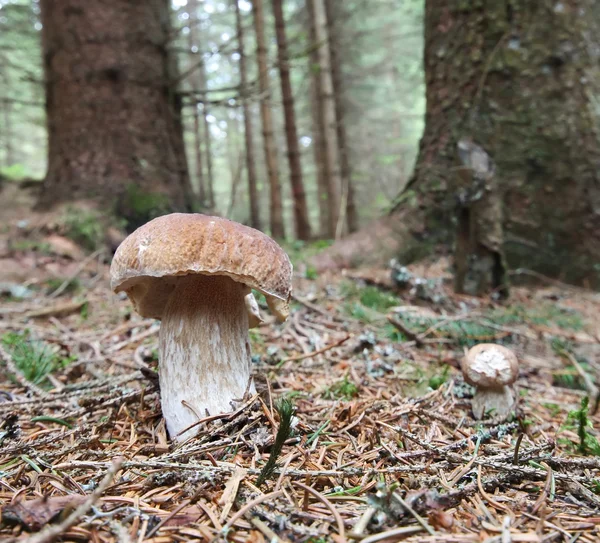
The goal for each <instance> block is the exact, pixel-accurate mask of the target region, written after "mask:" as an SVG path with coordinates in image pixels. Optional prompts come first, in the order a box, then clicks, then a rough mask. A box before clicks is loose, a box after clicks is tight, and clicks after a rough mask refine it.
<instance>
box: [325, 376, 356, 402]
mask: <svg viewBox="0 0 600 543" xmlns="http://www.w3.org/2000/svg"><path fill="white" fill-rule="evenodd" d="M356 396H358V387H357V386H356V385H355V384H354V383H353V382H352V381H350V379H349V378H348V376H347V375H346V376H345V377H344V378H343V379H342V380H341V381H338V382H337V383H334V384H333V385H331V386H330V387H329V388H328V389H327V390H326V391H325V393H324V395H323V397H324V398H326V399H328V400H334V399H344V400H351V399H352V398H354V397H356Z"/></svg>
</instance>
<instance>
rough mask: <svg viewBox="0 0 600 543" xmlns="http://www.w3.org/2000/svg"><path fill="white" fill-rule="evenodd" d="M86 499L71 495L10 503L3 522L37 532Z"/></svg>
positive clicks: (4, 508) (3, 514)
mask: <svg viewBox="0 0 600 543" xmlns="http://www.w3.org/2000/svg"><path fill="white" fill-rule="evenodd" d="M86 499H87V496H81V495H79V494H71V495H68V496H53V497H51V498H37V499H35V500H23V501H18V502H15V503H9V504H8V505H5V506H4V507H3V508H2V522H3V523H13V524H20V525H21V526H23V527H24V528H25V529H26V530H29V531H31V532H36V531H38V530H40V529H41V528H42V527H43V526H44V525H46V524H48V522H50V521H52V520H53V519H54V518H55V517H57V516H58V515H59V514H60V513H62V512H63V511H68V512H70V511H71V510H73V509H75V508H76V507H78V506H79V505H81V504H82V503H83V502H84V501H85V500H86Z"/></svg>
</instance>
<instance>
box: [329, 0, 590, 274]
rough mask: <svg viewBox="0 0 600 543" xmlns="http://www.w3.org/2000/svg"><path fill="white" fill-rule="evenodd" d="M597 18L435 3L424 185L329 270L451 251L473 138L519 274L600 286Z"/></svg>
mask: <svg viewBox="0 0 600 543" xmlns="http://www.w3.org/2000/svg"><path fill="white" fill-rule="evenodd" d="M593 7H594V6H593V0H576V1H573V2H570V3H566V2H558V3H557V2H555V1H554V0H541V1H539V2H531V1H527V0H519V1H511V2H504V1H502V2H485V3H476V4H472V3H456V2H452V1H450V0H443V1H438V0H427V2H426V17H425V71H426V80H427V113H426V128H425V133H424V135H423V138H422V139H421V144H420V151H419V158H418V161H417V166H416V169H415V172H414V175H413V178H412V180H411V182H410V183H409V185H408V186H407V189H406V190H405V191H404V192H403V193H402V194H401V196H400V197H399V198H398V200H397V202H396V204H395V207H394V210H393V212H392V213H391V214H390V215H389V216H388V217H385V218H384V219H382V220H381V221H379V222H377V223H375V224H374V225H372V226H371V227H369V228H368V229H367V230H365V231H363V232H360V233H357V234H356V235H355V236H351V237H350V238H348V239H347V241H346V243H342V244H341V245H339V246H338V247H336V248H335V249H334V250H332V251H331V252H329V253H328V254H327V255H325V256H324V257H323V259H322V260H321V263H320V265H321V266H325V265H339V264H341V263H345V264H348V263H353V264H356V263H358V262H359V261H360V260H361V259H362V258H361V257H362V255H368V258H369V259H370V261H372V260H373V259H374V258H378V259H379V260H382V259H385V258H387V257H389V256H391V255H396V256H398V255H400V257H401V260H403V261H408V260H410V259H412V258H414V257H416V256H419V255H424V254H427V253H430V252H431V251H432V250H433V248H434V247H435V245H436V244H438V243H440V242H441V243H450V242H451V241H452V238H453V236H454V226H453V223H454V221H455V218H456V212H457V203H458V202H459V201H460V192H461V187H460V181H459V176H458V175H457V166H458V165H459V163H458V157H457V144H458V142H459V141H460V140H461V139H462V138H467V139H468V140H470V141H473V142H474V143H476V144H477V145H479V146H480V147H481V148H482V149H483V150H484V151H485V152H486V153H487V154H488V155H489V156H490V157H491V159H492V160H493V161H494V162H495V163H496V167H497V169H496V178H497V180H498V184H499V187H500V190H501V193H502V198H503V201H504V249H505V253H506V256H507V259H508V262H509V264H510V265H511V266H512V267H516V266H524V267H526V268H530V269H534V270H536V271H539V272H542V273H544V274H548V275H554V276H560V277H562V278H564V279H566V280H570V281H583V280H589V281H590V282H593V283H595V284H600V277H599V274H598V268H597V267H598V254H600V168H599V165H600V145H599V143H598V131H597V120H598V117H597V112H596V111H594V103H593V95H592V92H591V87H590V82H591V81H592V80H593V79H595V78H597V76H598V66H599V65H600V63H599V61H600V47H599V46H600V44H599V43H598V34H597V33H595V32H593V28H592V27H593V25H595V24H597V23H596V22H595V21H594V19H593V17H589V16H588V15H587V14H589V13H591V9H592V8H593Z"/></svg>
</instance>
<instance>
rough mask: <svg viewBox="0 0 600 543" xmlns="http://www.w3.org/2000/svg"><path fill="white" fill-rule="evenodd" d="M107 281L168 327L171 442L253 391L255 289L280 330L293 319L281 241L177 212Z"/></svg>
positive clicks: (120, 259) (164, 389)
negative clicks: (280, 325) (251, 333)
mask: <svg viewBox="0 0 600 543" xmlns="http://www.w3.org/2000/svg"><path fill="white" fill-rule="evenodd" d="M110 276H111V287H112V289H113V291H114V292H115V293H117V292H121V291H124V292H126V293H127V296H128V297H129V299H130V300H131V302H132V303H133V306H134V308H135V310H136V311H137V312H138V313H139V314H140V315H142V316H143V317H150V318H155V319H161V320H162V322H161V328H160V334H159V340H158V342H159V372H158V373H159V382H160V390H161V404H162V411H163V416H164V418H165V421H166V424H167V429H168V431H169V434H170V436H171V438H172V439H175V440H185V439H187V438H188V437H190V436H191V435H194V434H195V433H196V429H192V430H188V431H186V432H184V430H186V428H188V427H189V426H190V425H192V424H193V423H194V422H196V421H197V420H198V419H200V418H202V417H205V416H207V415H215V414H219V413H227V412H230V411H232V410H233V409H234V408H235V402H239V401H241V400H242V399H243V398H244V396H245V395H246V394H247V393H252V392H254V384H253V381H252V377H251V363H252V361H251V352H250V343H249V340H248V328H249V326H256V325H257V324H259V323H260V316H259V315H258V306H257V304H256V301H255V300H254V297H253V296H252V293H251V289H256V290H258V291H260V292H262V293H263V294H264V295H265V298H266V300H267V304H268V306H269V308H270V309H271V311H272V312H273V313H274V314H275V315H276V317H277V318H278V319H279V320H280V321H283V320H285V319H286V318H287V316H288V312H289V307H288V302H289V299H290V295H291V281H292V265H291V263H290V260H289V258H288V256H287V254H286V253H285V252H284V251H283V249H281V247H279V245H277V243H275V241H273V240H272V239H271V238H270V237H268V236H266V235H265V234H263V233H261V232H259V231H258V230H254V229H253V228H249V227H247V226H243V225H241V224H238V223H236V222H233V221H230V220H227V219H222V218H219V217H209V216H206V215H201V214H184V213H173V214H171V215H165V216H162V217H158V218H157V219H154V220H152V221H150V222H149V223H147V224H145V225H144V226H142V227H140V228H138V229H137V230H136V231H135V232H133V233H132V234H131V235H130V236H129V237H127V238H126V239H125V240H124V241H123V243H121V245H120V246H119V248H118V249H117V251H116V253H115V256H114V259H113V261H112V265H111V268H110ZM182 432H183V433H182Z"/></svg>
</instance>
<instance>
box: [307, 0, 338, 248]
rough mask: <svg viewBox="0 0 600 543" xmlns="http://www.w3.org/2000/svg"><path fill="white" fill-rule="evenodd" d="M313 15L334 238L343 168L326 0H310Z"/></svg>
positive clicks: (329, 215) (331, 224) (328, 200)
mask: <svg viewBox="0 0 600 543" xmlns="http://www.w3.org/2000/svg"><path fill="white" fill-rule="evenodd" d="M310 3H311V4H312V5H311V14H312V16H313V27H314V39H315V47H316V51H317V58H318V66H317V69H318V75H319V85H318V90H319V102H318V104H319V117H320V118H321V123H320V126H319V128H320V129H321V130H322V131H323V132H322V141H323V154H324V158H325V179H326V181H327V205H328V208H329V212H328V216H327V218H328V228H327V235H328V237H330V238H334V237H335V236H336V231H337V225H338V219H339V213H340V189H341V181H340V168H339V157H338V141H337V120H336V117H335V100H334V95H333V82H332V78H331V57H330V50H329V43H328V35H327V16H326V13H325V6H324V2H323V0H310Z"/></svg>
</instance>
